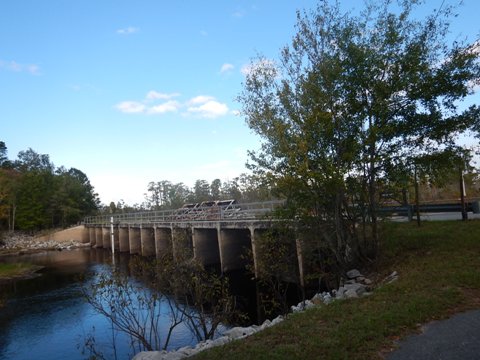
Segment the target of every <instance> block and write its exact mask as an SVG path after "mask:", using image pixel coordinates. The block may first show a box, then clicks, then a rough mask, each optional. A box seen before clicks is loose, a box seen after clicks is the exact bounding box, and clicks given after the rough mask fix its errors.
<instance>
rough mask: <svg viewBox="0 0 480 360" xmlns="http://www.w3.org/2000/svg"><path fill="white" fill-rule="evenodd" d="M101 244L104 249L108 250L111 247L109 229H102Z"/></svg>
mask: <svg viewBox="0 0 480 360" xmlns="http://www.w3.org/2000/svg"><path fill="white" fill-rule="evenodd" d="M102 242H103V248H104V249H110V248H111V247H112V245H111V243H112V239H111V234H110V227H106V226H104V227H102Z"/></svg>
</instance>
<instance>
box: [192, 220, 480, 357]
mask: <svg viewBox="0 0 480 360" xmlns="http://www.w3.org/2000/svg"><path fill="white" fill-rule="evenodd" d="M382 231H383V238H384V239H385V242H384V243H383V244H382V249H381V252H382V253H381V256H380V259H379V261H378V262H377V263H376V264H375V265H374V268H373V269H372V270H375V271H376V272H377V273H378V274H380V275H381V276H382V277H383V276H387V275H388V274H390V273H392V271H394V270H396V271H397V274H398V280H397V281H394V282H392V283H389V284H385V285H383V286H381V287H379V288H377V289H376V290H375V291H374V292H373V294H372V295H370V296H367V297H362V298H359V299H346V300H342V301H334V302H332V303H330V304H329V305H321V306H316V307H312V308H311V309H308V310H306V311H305V312H301V313H295V314H291V315H289V316H288V317H287V319H286V320H285V321H282V322H281V323H279V324H278V325H276V326H273V327H269V328H268V329H265V330H264V331H262V332H259V333H256V334H254V335H252V336H249V337H247V338H245V339H243V340H240V341H233V342H231V343H229V344H227V345H224V346H220V347H217V348H212V349H209V350H206V351H205V352H202V353H199V354H198V355H197V356H195V359H222V360H223V359H307V358H310V359H313V358H321V359H347V358H348V359H383V358H385V357H387V356H388V354H389V353H390V352H391V351H393V350H394V349H395V348H396V347H397V346H398V341H399V340H400V339H402V338H403V337H405V336H407V335H409V334H412V333H416V332H421V330H422V325H423V324H425V323H428V322H429V321H431V320H438V319H445V318H448V317H450V316H451V315H452V314H454V313H458V312H462V311H466V310H469V309H479V308H480V272H479V271H478V269H480V257H479V256H478V254H479V253H480V222H479V221H469V222H454V221H452V222H435V223H433V222H432V223H428V222H425V223H423V224H422V226H421V227H420V228H418V227H417V226H416V225H415V224H410V223H405V224H391V223H389V224H384V227H383V229H382Z"/></svg>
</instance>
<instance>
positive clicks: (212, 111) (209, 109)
mask: <svg viewBox="0 0 480 360" xmlns="http://www.w3.org/2000/svg"><path fill="white" fill-rule="evenodd" d="M187 112H188V113H189V114H192V115H198V116H200V117H202V118H210V119H213V118H217V117H220V116H224V115H227V114H228V106H227V105H226V104H222V103H220V102H218V101H215V100H209V101H207V102H206V103H204V104H202V105H200V106H191V107H189V108H188V109H187Z"/></svg>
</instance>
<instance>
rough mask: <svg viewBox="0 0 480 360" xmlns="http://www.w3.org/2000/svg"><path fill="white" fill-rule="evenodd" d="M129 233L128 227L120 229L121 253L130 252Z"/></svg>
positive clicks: (119, 246)
mask: <svg viewBox="0 0 480 360" xmlns="http://www.w3.org/2000/svg"><path fill="white" fill-rule="evenodd" d="M128 239H129V231H128V227H124V226H120V227H119V228H118V250H119V251H120V252H129V251H130V244H129V240H128Z"/></svg>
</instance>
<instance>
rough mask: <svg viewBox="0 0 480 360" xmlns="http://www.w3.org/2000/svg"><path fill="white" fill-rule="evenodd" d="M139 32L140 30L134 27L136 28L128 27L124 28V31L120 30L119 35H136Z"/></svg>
mask: <svg viewBox="0 0 480 360" xmlns="http://www.w3.org/2000/svg"><path fill="white" fill-rule="evenodd" d="M139 31H140V29H139V28H137V27H134V26H129V27H126V28H123V29H118V30H117V34H120V35H131V34H135V33H137V32H139Z"/></svg>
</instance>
